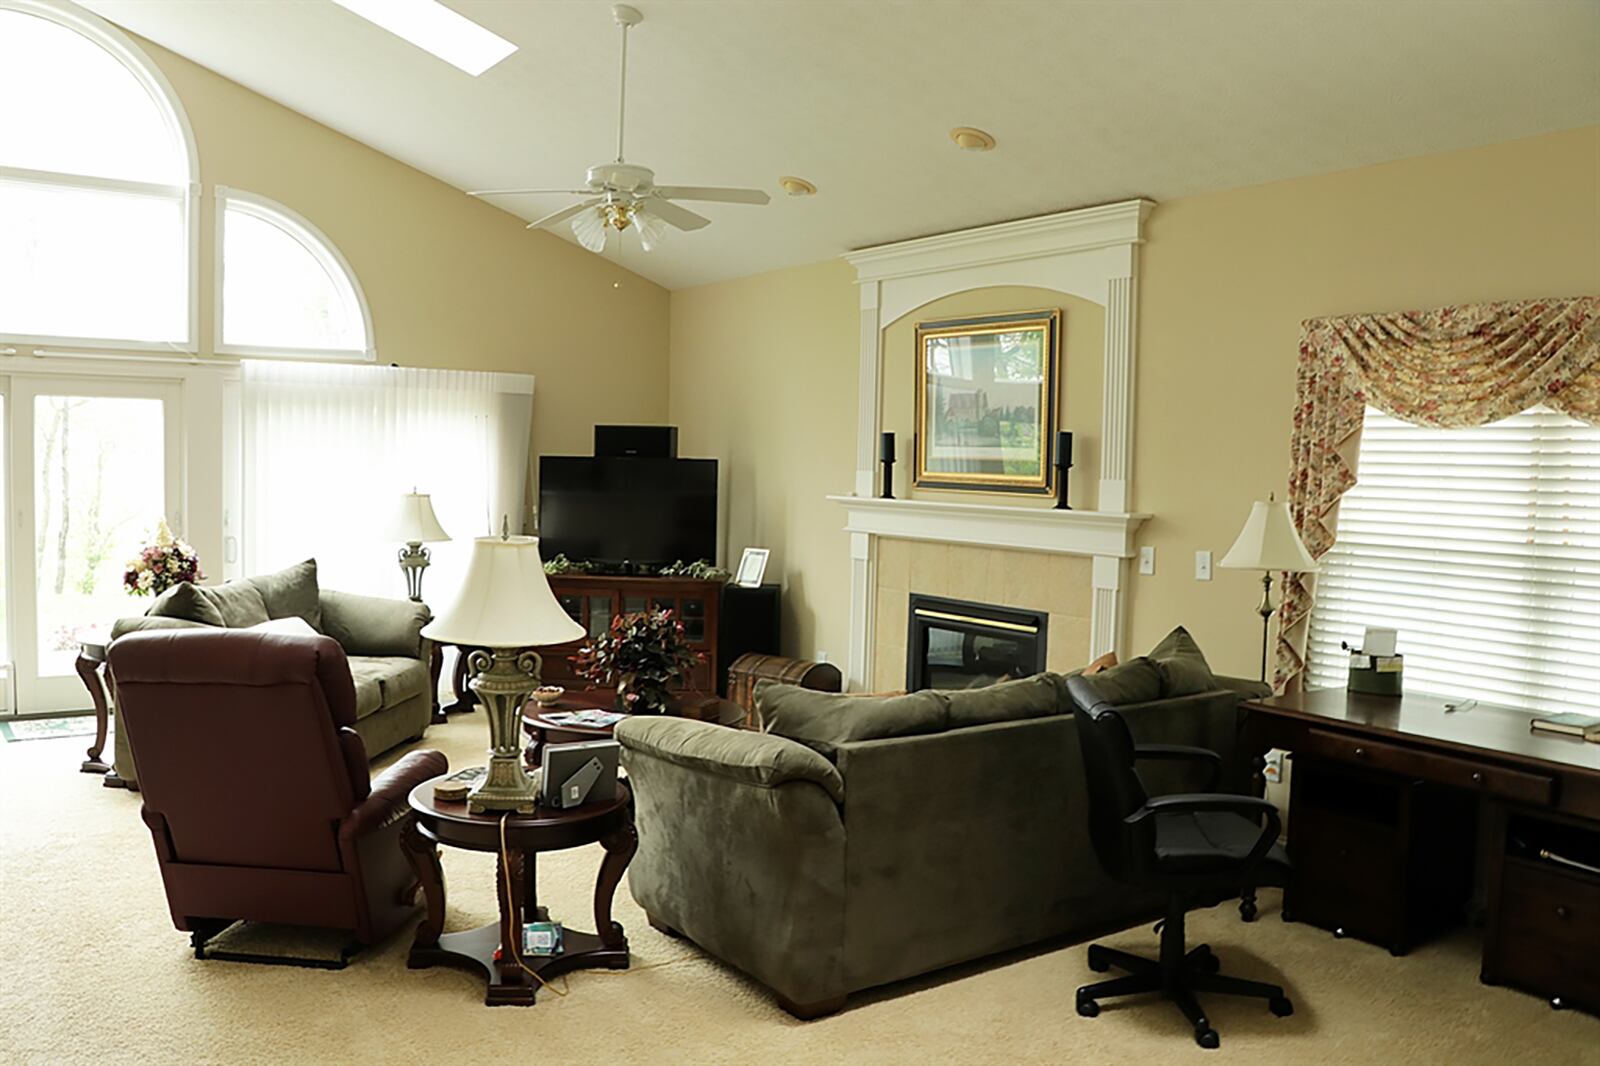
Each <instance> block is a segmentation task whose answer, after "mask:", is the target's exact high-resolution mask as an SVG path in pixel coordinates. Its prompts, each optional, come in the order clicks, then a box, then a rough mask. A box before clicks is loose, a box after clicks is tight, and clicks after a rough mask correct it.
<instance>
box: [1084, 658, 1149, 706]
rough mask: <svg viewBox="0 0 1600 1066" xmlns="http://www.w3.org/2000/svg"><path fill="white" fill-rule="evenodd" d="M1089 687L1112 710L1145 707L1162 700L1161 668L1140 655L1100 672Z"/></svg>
mask: <svg viewBox="0 0 1600 1066" xmlns="http://www.w3.org/2000/svg"><path fill="white" fill-rule="evenodd" d="M1093 684H1094V687H1095V690H1096V691H1098V692H1099V693H1100V695H1101V696H1102V697H1103V698H1104V699H1105V701H1106V702H1107V703H1109V704H1111V705H1112V706H1113V707H1125V706H1127V705H1128V704H1130V703H1148V702H1150V701H1151V700H1158V699H1160V698H1161V696H1162V692H1161V668H1160V667H1159V666H1157V665H1156V664H1155V663H1154V662H1152V661H1151V660H1150V659H1148V658H1146V657H1145V656H1143V655H1141V656H1139V657H1138V658H1137V659H1129V660H1128V661H1127V662H1125V663H1120V664H1118V665H1117V666H1113V667H1111V668H1110V669H1108V670H1101V671H1100V672H1099V673H1097V674H1095V675H1094V681H1093Z"/></svg>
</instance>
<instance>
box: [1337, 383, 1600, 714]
mask: <svg viewBox="0 0 1600 1066" xmlns="http://www.w3.org/2000/svg"><path fill="white" fill-rule="evenodd" d="M1357 474H1358V477H1359V479H1360V480H1359V482H1358V484H1357V485H1356V487H1355V488H1353V489H1352V490H1351V491H1350V492H1349V493H1347V494H1346V495H1345V497H1344V499H1343V501H1342V502H1341V504H1340V509H1339V527H1338V536H1337V540H1336V541H1335V543H1334V546H1333V548H1332V550H1330V551H1329V552H1328V554H1327V555H1325V556H1324V557H1323V558H1322V560H1321V572H1320V573H1319V575H1318V577H1317V584H1316V601H1315V606H1314V607H1313V610H1312V616H1311V634H1310V641H1309V652H1310V664H1309V665H1310V670H1309V673H1310V683H1311V684H1313V685H1318V686H1324V685H1332V686H1341V685H1343V684H1344V682H1345V677H1346V672H1347V666H1348V661H1349V659H1348V654H1347V653H1346V652H1344V651H1342V650H1341V649H1340V647H1339V643H1340V641H1342V640H1343V641H1348V642H1349V643H1350V645H1351V646H1352V647H1359V646H1360V643H1361V636H1362V631H1363V630H1364V628H1365V627H1366V626H1368V625H1381V626H1392V627H1394V628H1395V629H1397V630H1399V632H1400V640H1399V651H1400V652H1401V653H1402V654H1404V655H1405V681H1404V684H1405V687H1406V690H1407V691H1411V692H1426V693H1433V694H1437V695H1453V696H1465V697H1472V698H1477V699H1482V700H1484V701H1486V702H1493V703H1505V704H1509V705H1512V706H1519V707H1524V708H1527V709H1529V710H1533V711H1540V712H1559V711H1581V712H1587V713H1591V714H1600V427H1594V426H1586V425H1584V424H1583V423H1581V422H1579V421H1577V420H1576V419H1573V418H1569V417H1567V416H1566V415H1563V414H1559V413H1557V412H1555V411H1551V410H1548V409H1546V408H1542V407H1540V408H1534V409H1532V410H1529V411H1524V412H1523V413H1522V414H1519V415H1515V416H1513V417H1511V418H1507V419H1505V420H1504V421H1501V422H1495V423H1492V424H1490V425H1487V426H1479V427H1475V428H1471V429H1433V428H1429V427H1424V426H1415V425H1411V424H1409V423H1406V422H1402V421H1400V420H1399V419H1396V418H1393V417H1390V416H1389V415H1386V414H1384V413H1382V412H1381V411H1377V410H1374V409H1371V408H1369V409H1368V410H1367V412H1366V419H1365V423H1364V428H1363V430H1362V435H1361V455H1360V465H1359V467H1358V470H1357Z"/></svg>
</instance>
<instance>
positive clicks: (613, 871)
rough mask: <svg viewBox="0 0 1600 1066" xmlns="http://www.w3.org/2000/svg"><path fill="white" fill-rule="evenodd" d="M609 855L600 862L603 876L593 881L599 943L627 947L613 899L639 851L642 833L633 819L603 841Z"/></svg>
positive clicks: (607, 945)
mask: <svg viewBox="0 0 1600 1066" xmlns="http://www.w3.org/2000/svg"><path fill="white" fill-rule="evenodd" d="M600 846H601V847H603V848H605V849H606V857H605V860H604V861H603V862H601V863H600V876H599V877H598V878H597V879H596V880H595V883H594V928H595V932H596V933H598V934H599V935H600V942H601V943H602V944H604V945H605V946H606V947H608V948H620V949H622V950H624V951H625V950H627V947H628V938H627V936H626V935H624V933H623V930H622V926H621V925H619V924H618V923H616V922H614V921H612V920H611V901H612V898H613V897H614V896H616V894H617V886H618V885H620V884H622V875H623V873H624V872H626V870H627V869H628V863H630V862H632V861H633V854H634V852H636V851H638V850H639V833H638V831H637V830H636V829H634V827H633V820H632V819H631V818H630V819H629V820H628V824H627V825H625V826H623V827H622V828H621V829H618V830H617V831H616V832H615V833H612V834H611V835H610V836H607V837H604V838H602V839H601V841H600Z"/></svg>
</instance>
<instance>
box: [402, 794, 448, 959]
mask: <svg viewBox="0 0 1600 1066" xmlns="http://www.w3.org/2000/svg"><path fill="white" fill-rule="evenodd" d="M400 848H401V850H402V851H404V852H405V853H406V860H407V861H408V862H410V863H411V870H412V872H413V873H415V874H416V875H417V882H418V883H419V884H420V885H421V886H422V897H423V901H424V902H425V903H426V904H427V911H426V913H425V914H424V915H423V918H422V921H421V922H419V923H418V924H417V935H416V936H415V937H414V938H413V939H412V941H411V957H410V958H408V959H407V960H406V965H407V966H408V967H410V968H411V969H413V970H416V969H422V968H424V967H426V966H430V965H432V963H431V962H428V961H424V960H423V959H421V958H419V957H418V954H417V953H418V951H419V950H425V949H428V948H437V947H438V946H439V935H440V934H441V933H443V932H444V869H443V867H441V866H440V864H439V846H438V845H437V844H435V843H434V842H433V841H432V840H430V839H428V838H427V837H425V836H423V835H422V831H421V830H420V829H418V828H417V821H416V819H415V818H408V819H407V820H406V826H405V828H404V829H402V830H401V831H400Z"/></svg>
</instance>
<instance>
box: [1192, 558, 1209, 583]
mask: <svg viewBox="0 0 1600 1066" xmlns="http://www.w3.org/2000/svg"><path fill="white" fill-rule="evenodd" d="M1194 579H1195V580H1196V581H1210V580H1211V553H1210V552H1195V553H1194Z"/></svg>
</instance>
